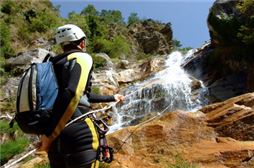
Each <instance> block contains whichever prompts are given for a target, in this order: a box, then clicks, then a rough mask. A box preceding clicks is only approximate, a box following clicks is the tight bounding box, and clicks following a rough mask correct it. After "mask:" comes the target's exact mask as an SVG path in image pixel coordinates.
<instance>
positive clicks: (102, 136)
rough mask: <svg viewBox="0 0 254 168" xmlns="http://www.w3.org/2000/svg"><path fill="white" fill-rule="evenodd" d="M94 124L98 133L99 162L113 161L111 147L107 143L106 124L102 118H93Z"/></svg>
mask: <svg viewBox="0 0 254 168" xmlns="http://www.w3.org/2000/svg"><path fill="white" fill-rule="evenodd" d="M94 125H95V126H96V128H97V131H98V134H99V147H98V153H97V159H98V160H99V161H100V162H106V163H111V162H112V161H113V153H114V151H113V148H111V147H109V146H108V144H107V139H106V133H107V132H108V131H109V128H108V126H107V124H106V123H105V122H104V121H103V120H102V119H94Z"/></svg>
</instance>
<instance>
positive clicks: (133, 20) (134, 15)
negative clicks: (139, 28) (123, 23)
mask: <svg viewBox="0 0 254 168" xmlns="http://www.w3.org/2000/svg"><path fill="white" fill-rule="evenodd" d="M137 22H140V19H139V17H138V14H137V13H131V14H130V16H129V17H128V25H131V24H134V23H137Z"/></svg>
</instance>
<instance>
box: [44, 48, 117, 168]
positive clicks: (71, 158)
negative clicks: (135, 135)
mask: <svg viewBox="0 0 254 168" xmlns="http://www.w3.org/2000/svg"><path fill="white" fill-rule="evenodd" d="M52 62H53V63H54V69H55V72H56V77H57V79H58V82H59V94H58V96H57V99H56V103H55V104H54V107H53V112H52V117H51V118H52V120H51V121H49V127H48V130H47V133H46V135H47V136H48V137H49V138H52V139H55V140H54V141H53V143H52V145H51V147H50V149H49V152H48V157H49V160H50V166H51V167H52V168H90V167H91V168H92V167H98V162H97V161H96V153H97V148H98V145H99V142H98V136H97V132H96V129H95V127H94V124H93V122H92V120H91V119H90V118H86V119H85V120H82V121H78V122H76V123H73V124H71V125H70V126H68V127H66V128H65V125H66V123H67V122H68V121H70V120H71V119H74V118H75V117H78V116H79V115H81V114H82V113H85V112H87V110H84V109H88V108H79V106H84V105H83V104H81V103H80V98H81V97H82V96H83V95H87V97H88V101H89V102H109V101H115V99H114V96H100V95H95V94H92V93H90V92H91V78H92V77H91V72H92V64H93V61H92V58H91V56H90V55H88V54H86V53H83V52H81V51H80V52H74V53H71V54H63V55H59V56H57V57H55V58H53V59H52Z"/></svg>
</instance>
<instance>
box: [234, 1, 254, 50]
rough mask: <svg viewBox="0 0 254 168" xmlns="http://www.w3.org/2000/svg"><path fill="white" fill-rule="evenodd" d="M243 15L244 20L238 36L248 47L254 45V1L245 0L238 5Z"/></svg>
mask: <svg viewBox="0 0 254 168" xmlns="http://www.w3.org/2000/svg"><path fill="white" fill-rule="evenodd" d="M237 8H238V9H239V11H240V13H241V15H242V16H243V18H244V23H243V25H241V26H240V28H239V32H238V34H237V36H238V38H239V39H240V40H241V41H242V42H243V43H244V44H246V45H249V46H253V45H254V10H253V9H254V1H253V0H244V1H242V2H241V3H239V4H238V6H237Z"/></svg>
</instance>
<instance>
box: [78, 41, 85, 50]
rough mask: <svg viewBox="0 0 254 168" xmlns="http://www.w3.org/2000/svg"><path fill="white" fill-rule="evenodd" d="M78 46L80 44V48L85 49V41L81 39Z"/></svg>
mask: <svg viewBox="0 0 254 168" xmlns="http://www.w3.org/2000/svg"><path fill="white" fill-rule="evenodd" d="M79 46H80V48H82V49H85V48H86V44H85V41H84V40H82V41H81V42H80V43H79Z"/></svg>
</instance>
